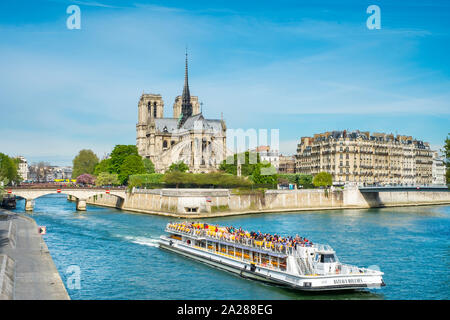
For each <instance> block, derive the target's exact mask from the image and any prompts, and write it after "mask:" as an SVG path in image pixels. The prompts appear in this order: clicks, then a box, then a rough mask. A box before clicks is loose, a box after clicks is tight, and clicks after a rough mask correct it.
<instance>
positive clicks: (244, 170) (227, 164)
mask: <svg viewBox="0 0 450 320" xmlns="http://www.w3.org/2000/svg"><path fill="white" fill-rule="evenodd" d="M238 160H239V163H240V165H241V175H242V176H244V177H248V176H251V175H252V174H253V172H254V171H255V169H256V167H257V164H258V163H260V162H261V159H260V157H259V153H255V152H251V153H250V152H249V151H246V152H244V153H239V154H238V153H236V154H234V155H233V156H231V157H228V158H227V159H226V160H224V161H223V162H222V163H221V164H220V167H219V169H220V170H221V171H224V172H226V173H231V174H234V175H237V164H238Z"/></svg>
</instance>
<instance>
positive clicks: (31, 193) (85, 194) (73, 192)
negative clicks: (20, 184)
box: [8, 187, 126, 211]
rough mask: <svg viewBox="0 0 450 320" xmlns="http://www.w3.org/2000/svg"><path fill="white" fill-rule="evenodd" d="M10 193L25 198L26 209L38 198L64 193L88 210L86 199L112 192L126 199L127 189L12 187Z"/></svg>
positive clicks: (78, 205)
mask: <svg viewBox="0 0 450 320" xmlns="http://www.w3.org/2000/svg"><path fill="white" fill-rule="evenodd" d="M8 193H10V194H13V195H15V196H16V197H18V198H23V199H25V210H26V211H32V210H33V207H34V200H35V199H36V198H39V197H42V196H45V195H48V194H57V193H62V194H66V195H68V196H72V197H74V198H76V204H77V210H81V211H86V200H87V199H88V198H91V197H93V196H96V195H101V194H110V195H114V196H116V197H119V198H121V199H123V200H122V201H124V200H125V196H126V190H124V189H120V190H117V189H101V188H98V189H97V188H64V187H62V188H57V187H55V188H10V189H8Z"/></svg>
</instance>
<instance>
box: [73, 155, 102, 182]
mask: <svg viewBox="0 0 450 320" xmlns="http://www.w3.org/2000/svg"><path fill="white" fill-rule="evenodd" d="M72 162H73V169H72V179H76V178H78V176H80V175H82V174H84V173H88V174H94V169H95V166H96V165H97V163H98V158H97V156H96V155H95V153H94V152H93V151H92V150H87V149H83V150H81V151H80V152H79V153H78V155H77V156H76V157H75V158H74V159H73V161H72Z"/></svg>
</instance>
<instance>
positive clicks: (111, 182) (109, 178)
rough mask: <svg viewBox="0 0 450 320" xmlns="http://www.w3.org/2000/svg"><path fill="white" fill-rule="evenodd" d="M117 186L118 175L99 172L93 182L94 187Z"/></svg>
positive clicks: (118, 182)
mask: <svg viewBox="0 0 450 320" xmlns="http://www.w3.org/2000/svg"><path fill="white" fill-rule="evenodd" d="M119 184H120V181H119V175H118V174H117V173H109V172H101V173H100V174H99V175H98V176H97V179H96V180H95V185H96V186H116V185H119Z"/></svg>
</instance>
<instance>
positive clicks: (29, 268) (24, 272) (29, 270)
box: [0, 209, 70, 300]
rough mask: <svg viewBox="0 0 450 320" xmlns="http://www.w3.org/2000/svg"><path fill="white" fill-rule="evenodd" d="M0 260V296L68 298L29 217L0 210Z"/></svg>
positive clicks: (15, 297) (35, 225) (32, 298)
mask: <svg viewBox="0 0 450 320" xmlns="http://www.w3.org/2000/svg"><path fill="white" fill-rule="evenodd" d="M2 257H3V258H2ZM5 257H9V259H5ZM3 261H5V262H4V263H3ZM0 263H1V264H0V299H14V300H54V299H56V300H68V299H70V298H69V295H68V294H67V291H66V288H65V287H64V284H63V282H62V280H61V277H60V275H59V273H58V270H57V269H56V267H55V264H54V263H53V259H52V257H51V256H50V253H49V251H48V248H47V245H46V244H45V242H44V240H43V239H42V236H41V235H39V234H38V226H37V224H36V222H35V221H34V220H33V219H32V218H30V217H27V216H24V215H19V214H15V213H12V212H10V211H6V210H2V209H0ZM2 265H4V268H2ZM11 268H12V269H13V272H11ZM2 270H3V273H2ZM8 270H9V271H8ZM8 272H9V274H10V275H8ZM11 273H12V276H11ZM11 286H12V290H10V291H12V292H9V291H8V288H10V287H11ZM2 291H3V292H2Z"/></svg>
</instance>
